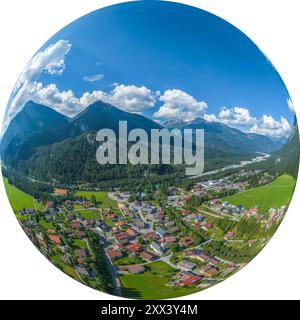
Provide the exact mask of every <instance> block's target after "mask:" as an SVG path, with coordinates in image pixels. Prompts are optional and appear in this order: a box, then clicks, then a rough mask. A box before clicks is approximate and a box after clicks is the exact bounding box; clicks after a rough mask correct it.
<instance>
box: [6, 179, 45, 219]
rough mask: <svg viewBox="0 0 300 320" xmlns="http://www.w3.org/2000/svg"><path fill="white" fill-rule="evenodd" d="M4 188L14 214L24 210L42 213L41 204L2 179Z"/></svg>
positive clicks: (42, 207)
mask: <svg viewBox="0 0 300 320" xmlns="http://www.w3.org/2000/svg"><path fill="white" fill-rule="evenodd" d="M4 186H5V189H6V193H7V196H8V200H9V202H10V204H11V207H12V209H13V211H14V212H15V213H18V212H19V211H20V210H22V209H24V208H31V209H36V210H38V211H43V210H44V206H43V204H41V203H39V202H38V201H36V200H34V198H33V197H32V196H30V195H28V194H27V193H25V192H23V191H21V190H19V189H17V188H16V187H15V186H13V185H11V184H10V183H9V182H8V179H7V178H4Z"/></svg>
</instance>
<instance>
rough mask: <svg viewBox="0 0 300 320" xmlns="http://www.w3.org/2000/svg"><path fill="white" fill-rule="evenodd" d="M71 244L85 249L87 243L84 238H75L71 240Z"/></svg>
mask: <svg viewBox="0 0 300 320" xmlns="http://www.w3.org/2000/svg"><path fill="white" fill-rule="evenodd" d="M73 244H74V246H75V247H77V248H79V249H87V243H86V241H84V240H80V239H75V240H74V241H73Z"/></svg>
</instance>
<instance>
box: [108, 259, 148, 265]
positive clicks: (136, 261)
mask: <svg viewBox="0 0 300 320" xmlns="http://www.w3.org/2000/svg"><path fill="white" fill-rule="evenodd" d="M143 262H144V260H143V259H142V258H139V257H122V258H118V259H115V260H114V261H113V263H114V265H116V266H125V265H130V264H139V263H143Z"/></svg>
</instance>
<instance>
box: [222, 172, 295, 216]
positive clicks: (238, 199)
mask: <svg viewBox="0 0 300 320" xmlns="http://www.w3.org/2000/svg"><path fill="white" fill-rule="evenodd" d="M295 183H296V182H295V179H294V178H293V177H292V176H289V175H287V174H284V175H282V176H280V177H278V178H276V179H275V180H274V181H273V182H271V183H270V184H267V185H265V186H262V187H258V188H253V189H250V190H246V191H244V192H241V193H237V194H235V195H233V196H230V197H226V198H224V199H223V200H224V201H228V202H229V203H231V204H234V205H243V206H244V207H245V208H247V209H248V208H253V207H255V206H257V207H258V209H259V212H260V213H261V214H263V213H265V212H266V211H267V210H268V209H270V208H280V207H281V206H282V205H288V204H289V203H290V201H291V199H292V195H293V192H294V188H295Z"/></svg>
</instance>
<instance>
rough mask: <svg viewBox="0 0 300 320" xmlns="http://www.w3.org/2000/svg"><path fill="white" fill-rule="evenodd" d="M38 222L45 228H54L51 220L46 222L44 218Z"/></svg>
mask: <svg viewBox="0 0 300 320" xmlns="http://www.w3.org/2000/svg"><path fill="white" fill-rule="evenodd" d="M39 224H40V225H41V226H42V227H43V228H44V229H46V230H48V229H54V225H53V224H52V223H51V222H47V221H46V220H45V219H40V221H39Z"/></svg>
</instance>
